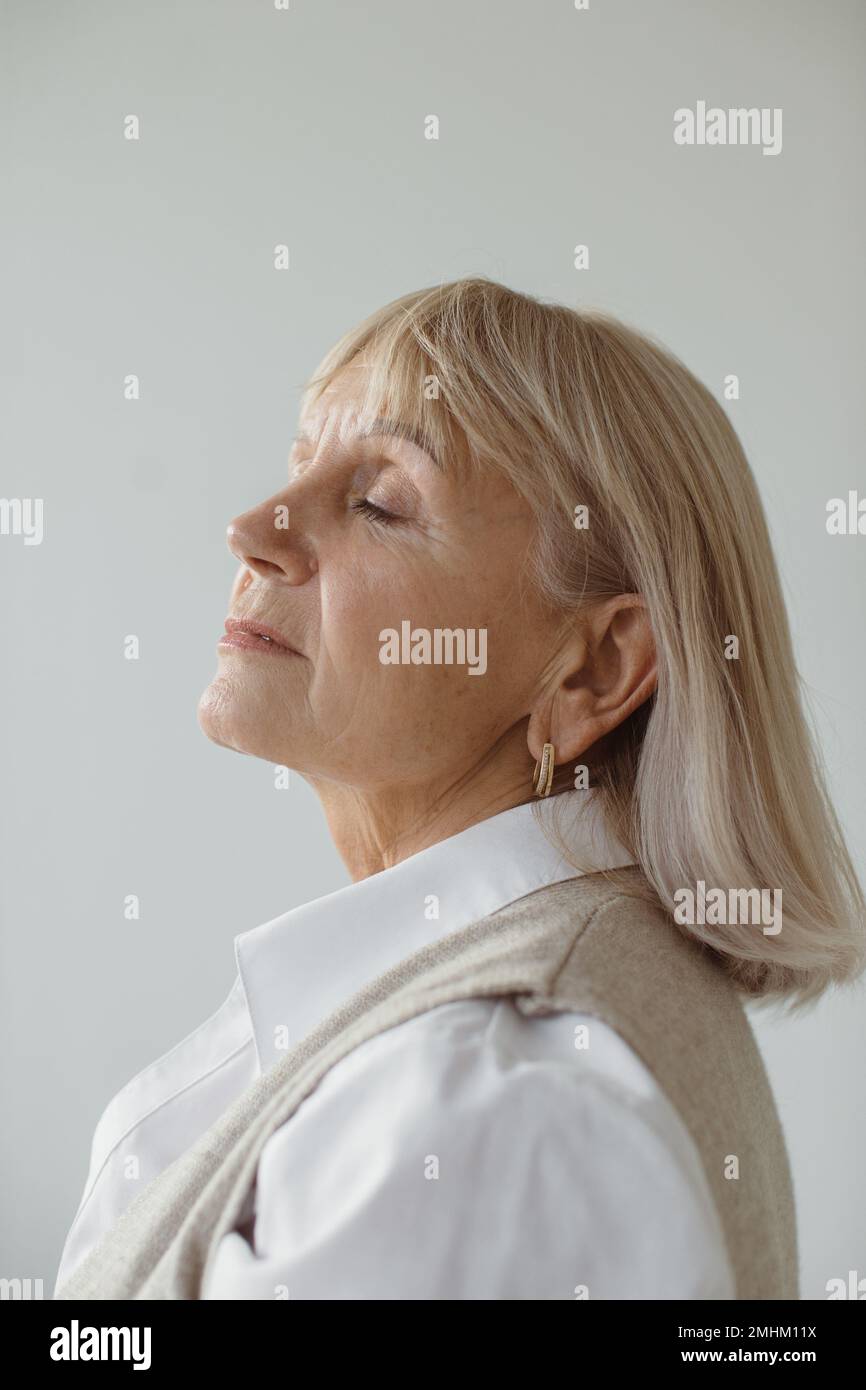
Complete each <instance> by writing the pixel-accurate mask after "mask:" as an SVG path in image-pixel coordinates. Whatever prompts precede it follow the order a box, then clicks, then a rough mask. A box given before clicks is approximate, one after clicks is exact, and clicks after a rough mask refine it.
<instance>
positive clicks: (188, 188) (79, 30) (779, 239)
mask: <svg viewBox="0 0 866 1390" xmlns="http://www.w3.org/2000/svg"><path fill="white" fill-rule="evenodd" d="M2 13H3V19H2V29H3V33H2V50H3V59H2V65H3V70H2V73H0V93H2V96H0V100H2V124H3V147H4V155H3V175H2V185H3V189H4V194H5V197H4V203H5V211H4V237H3V242H4V250H3V255H2V265H0V269H2V276H3V282H4V283H3V288H4V295H5V299H6V304H7V313H6V314H5V315H4V318H5V320H6V324H7V332H6V333H5V334H4V335H3V337H4V341H3V348H2V351H3V356H4V362H3V366H4V400H3V404H2V417H0V418H2V421H3V429H4V432H5V439H4V440H3V448H2V479H0V496H6V497H14V496H39V497H43V498H44V504H45V537H44V541H43V543H42V545H41V546H29V547H25V546H24V545H23V544H22V541H21V539H20V538H19V537H0V565H2V594H3V601H2V611H0V624H2V629H0V640H2V652H3V676H2V682H0V714H2V724H0V728H2V735H0V737H2V753H3V796H2V824H0V844H2V853H3V864H2V873H0V894H2V904H0V905H2V914H3V934H2V950H3V968H2V997H0V1026H2V1057H3V1061H2V1068H0V1072H2V1097H0V1103H2V1115H3V1125H2V1146H3V1148H2V1246H0V1249H2V1268H0V1273H2V1274H4V1275H7V1276H13V1275H18V1276H20V1277H27V1276H30V1277H40V1276H41V1277H43V1278H44V1279H45V1281H46V1294H47V1293H49V1292H50V1289H51V1287H53V1279H54V1274H55V1271H56V1267H57V1261H58V1258H59V1254H60V1248H61V1245H62V1241H63V1239H64V1237H65V1234H66V1230H67V1228H68V1226H69V1224H70V1222H71V1220H72V1216H73V1214H74V1210H75V1207H76V1205H77V1202H78V1200H79V1197H80V1195H81V1190H82V1187H83V1183H84V1179H85V1174H86V1168H87V1160H88V1154H89V1146H90V1138H91V1135H92V1131H93V1127H94V1125H95V1123H96V1120H97V1119H98V1117H99V1115H100V1113H101V1112H102V1110H103V1108H104V1106H105V1105H106V1103H107V1102H108V1100H109V1099H110V1097H111V1096H112V1095H113V1094H114V1093H115V1091H116V1090H117V1089H118V1088H119V1087H120V1086H122V1085H123V1084H124V1082H125V1081H127V1080H128V1079H129V1078H130V1077H131V1076H132V1075H133V1074H134V1073H135V1072H136V1071H138V1070H139V1069H140V1068H141V1067H143V1066H145V1065H146V1064H147V1063H148V1062H150V1061H152V1060H153V1059H154V1058H155V1057H157V1056H158V1055H160V1054H161V1053H162V1052H164V1051H165V1050H166V1049H167V1048H168V1047H170V1046H171V1045H172V1044H174V1043H175V1042H176V1041H178V1040H179V1039H180V1038H181V1037H183V1036H185V1034H186V1033H188V1032H189V1031H190V1030H191V1029H192V1028H193V1027H195V1026H196V1025H197V1024H198V1023H199V1022H201V1021H202V1020H203V1019H204V1018H205V1017H206V1016H207V1015H208V1014H209V1013H211V1012H212V1011H213V1010H214V1009H215V1008H216V1007H217V1006H218V1005H219V1003H221V1001H222V999H223V998H224V997H225V995H226V993H227V992H228V989H229V987H230V985H231V982H232V979H233V974H234V959H233V949H232V939H233V937H234V935H235V934H236V933H238V932H240V931H245V930H247V929H249V928H251V927H254V926H256V925H257V924H258V923H259V922H262V921H265V920H267V919H268V918H270V917H273V916H275V915H277V914H279V913H281V912H283V911H285V910H287V909H288V908H290V907H292V906H294V905H295V904H297V903H300V902H303V901H305V900H307V899H309V898H311V897H313V896H318V895H320V894H322V893H325V892H328V891H330V890H331V889H333V888H336V887H339V886H342V884H344V883H345V882H347V881H348V879H347V875H346V873H345V870H344V869H343V866H342V864H341V862H340V861H339V859H338V858H337V856H336V853H335V851H334V849H333V847H332V846H331V844H330V842H329V839H328V836H327V832H326V828H325V824H324V820H323V817H322V815H321V813H320V812H319V809H318V803H317V802H316V800H315V798H314V796H313V794H312V793H311V792H310V791H309V790H308V789H307V788H306V786H305V784H304V783H303V782H302V781H301V780H300V778H293V779H292V785H291V786H290V788H289V790H288V791H282V792H278V791H275V790H274V788H273V778H272V772H271V767H270V765H269V764H266V763H264V762H261V761H258V760H253V759H249V758H244V757H240V756H238V755H236V754H232V753H230V752H228V751H226V750H223V749H220V748H217V747H215V746H214V745H212V744H210V743H209V742H208V741H207V739H206V738H205V737H204V735H203V734H202V733H201V732H200V730H199V728H198V724H197V721H196V715H195V707H196V702H197V700H198V697H199V694H200V692H201V690H202V689H203V687H204V686H205V684H206V683H207V682H208V680H209V678H210V676H211V674H212V672H213V670H214V668H215V644H216V641H217V638H218V636H219V634H220V632H221V630H222V620H223V617H224V614H225V611H226V600H227V594H228V586H229V583H230V580H231V577H232V575H233V573H234V565H233V562H232V560H231V557H230V556H229V553H228V550H227V549H226V547H225V542H224V531H225V526H226V523H227V522H228V520H229V519H230V518H231V517H232V516H234V515H236V514H237V513H238V512H240V511H242V510H244V509H246V508H247V507H249V506H250V505H251V504H252V503H254V502H256V501H258V500H259V499H260V498H261V497H264V496H267V495H270V494H271V493H273V492H274V491H275V489H276V488H277V487H278V486H279V484H280V481H281V480H282V478H283V477H284V476H285V460H286V453H287V449H288V442H289V438H290V436H291V434H292V432H293V429H294V425H295V419H296V408H297V401H298V387H299V385H300V383H301V382H302V380H303V378H304V376H305V375H306V374H307V373H308V372H309V371H310V370H311V369H312V368H313V366H314V365H315V363H316V361H317V360H318V358H319V356H320V355H321V354H322V352H323V351H324V350H325V349H326V348H327V347H328V346H329V345H330V344H331V342H332V341H333V340H334V339H335V338H336V337H337V336H338V335H339V334H340V333H341V332H342V331H343V330H344V329H345V328H347V327H348V326H349V325H351V324H352V323H353V322H355V321H356V320H357V319H358V318H359V317H360V316H362V315H363V314H366V313H367V312H368V311H370V310H371V309H373V308H374V307H376V306H377V305H378V304H380V303H382V302H384V301H386V300H388V299H391V298H393V297H394V296H396V295H398V294H403V293H405V292H407V291H409V290H411V289H415V288H420V287H421V286H425V285H429V284H433V283H435V282H438V281H441V280H445V279H452V278H454V277H456V276H459V275H463V274H467V273H483V274H487V275H491V276H493V277H494V278H496V279H500V280H502V281H504V282H505V283H506V284H509V285H511V286H512V287H514V288H516V289H521V290H527V291H530V292H532V293H536V294H540V295H542V296H545V297H550V298H553V299H558V300H561V301H564V302H566V303H574V304H582V305H592V306H599V307H603V308H606V309H609V310H612V311H613V312H615V313H617V314H619V315H620V316H621V317H623V318H625V319H626V320H627V321H629V322H631V323H633V324H635V325H636V326H637V327H640V328H644V329H646V330H649V331H650V332H652V333H654V334H657V335H658V336H659V337H660V338H661V339H662V340H663V341H665V342H666V343H667V344H668V345H669V346H670V347H671V348H673V350H674V351H676V352H677V353H678V354H679V355H681V356H682V357H683V358H684V360H685V361H686V362H687V363H688V364H689V365H690V366H691V367H692V368H693V370H695V371H696V372H697V373H698V375H699V376H701V377H702V378H703V379H704V380H705V381H706V382H707V384H708V385H709V386H710V387H711V389H713V390H714V391H715V392H716V393H717V394H718V395H719V396H721V393H722V383H723V378H724V376H725V374H727V373H729V372H736V373H737V374H738V375H739V377H740V382H741V398H740V400H739V401H736V402H729V403H727V405H726V408H727V409H728V410H729V411H730V414H731V417H732V419H733V420H734V423H735V425H736V427H737V429H738V430H739V432H740V435H741V438H742V439H743V442H744V444H745V447H746V449H747V452H748V454H749V457H750V459H751V461H752V465H753V467H754V470H755V473H756V475H757V477H758V480H759V484H760V488H761V492H762V495H763V498H764V500H765V504H766V507H767V509H768V513H769V520H770V525H771V529H772V534H773V538H774V543H775V546H776V552H777V555H778V559H779V564H780V567H781V570H782V573H783V577H784V582H785V590H786V594H787V597H788V601H789V605H790V611H791V615H792V620H793V625H794V631H795V640H796V645H797V651H798V656H799V661H800V663H801V669H802V672H803V675H804V677H805V679H806V681H807V683H808V687H809V689H810V692H811V696H812V703H813V708H814V713H815V720H816V725H817V728H818V731H819V736H820V740H821V743H822V746H823V750H824V754H825V757H826V760H827V764H828V769H829V774H830V778H831V783H832V787H833V790H834V794H835V798H836V803H837V805H838V808H839V811H840V814H841V816H842V819H843V822H844V824H845V826H846V829H847V832H848V834H849V837H850V841H851V844H852V847H853V849H854V850H855V853H856V855H857V858H858V868H859V871H860V872H861V875H863V874H866V862H864V842H866V836H864V828H866V793H864V786H866V743H864V735H863V719H862V716H863V691H864V675H866V672H864V637H863V598H864V573H866V537H852V536H849V537H830V536H828V535H827V534H826V531H825V525H824V523H825V505H826V502H827V500H828V498H830V497H833V496H843V497H844V496H846V495H847V492H848V489H849V488H859V489H860V492H861V495H862V493H863V492H864V490H866V478H864V469H863V449H862V440H863V432H864V418H863V417H864V409H863V396H864V393H863V387H862V347H863V334H862V324H863V321H864V310H866V304H864V286H863V279H862V276H861V266H862V229H863V225H864V196H863V186H862V180H861V179H860V177H859V171H860V159H861V151H862V142H863V134H864V122H863V114H864V111H863V108H864V95H863V82H862V78H863V56H864V28H866V23H864V10H863V7H862V6H861V5H860V4H858V3H854V0H852V2H851V3H847V2H846V0H834V3H830V4H825V5H818V4H815V3H809V2H807V0H761V3H755V2H754V0H738V2H737V3H732V0H727V3H725V4H723V5H722V4H716V3H710V0H702V2H701V3H696V2H695V0H657V3H651V4H650V3H646V0H631V2H629V3H626V2H625V0H620V2H619V3H617V2H616V0H607V3H605V0H592V2H591V8H590V10H589V12H587V13H578V12H576V11H575V10H574V8H573V6H572V4H571V3H570V0H560V2H559V3H525V4H518V3H515V0H509V2H508V3H503V0H482V2H481V3H472V4H467V3H466V0H459V2H458V0H441V2H440V3H438V4H435V5H422V4H419V3H411V0H379V2H378V3H368V4H365V5H359V4H357V3H349V0H345V2H344V3H340V4H335V3H328V0H315V3H314V2H313V0H292V5H291V9H290V11H289V12H288V13H280V12H275V11H274V9H273V6H272V4H271V3H270V0H260V3H252V0H243V2H242V0H236V2H235V3H227V0H223V3H215V2H214V0H207V3H205V0H196V2H195V3H190V0H186V2H185V3H172V4H167V3H161V4H155V3H148V4H146V5H145V4H140V3H119V0H112V2H111V3H107V0H106V3H80V2H79V3H65V4H64V3H59V0H58V3H51V4H49V3H45V0H26V2H25V0H19V3H12V4H9V3H7V4H5V5H4V6H3V11H2ZM698 99H705V100H706V101H707V102H708V104H710V105H713V104H718V105H720V106H723V107H725V108H727V107H729V106H740V105H743V106H757V107H771V108H772V107H781V108H782V109H783V112H784V117H783V148H782V152H781V154H779V155H778V156H777V157H775V158H772V157H767V156H763V155H762V154H761V152H760V149H758V148H755V147H719V148H709V147H704V148H680V147H677V146H675V145H674V142H673V138H672V129H673V111H674V109H675V108H677V107H680V106H691V107H694V105H695V103H696V101H697V100H698ZM129 113H135V114H137V115H138V116H139V117H140V120H141V139H140V141H139V142H138V143H130V142H127V141H126V140H124V139H123V138H122V122H123V118H124V117H125V116H126V115H127V114H129ZM430 113H435V114H436V115H438V116H439V118H440V122H441V137H440V139H439V140H438V142H432V141H427V140H425V139H424V135H423V122H424V118H425V116H427V115H428V114H430ZM278 242H285V243H286V244H287V245H288V246H289V248H290V255H291V269H290V270H289V271H288V272H284V273H278V272H276V271H275V270H274V269H273V267H272V259H273V247H274V245H275V243H278ZM578 242H585V243H587V244H588V245H589V247H590V269H589V270H588V271H584V272H578V271H576V270H574V269H573V266H572V248H573V247H574V245H575V244H576V243H578ZM10 327H11V332H10V331H9V329H10ZM128 372H136V373H138V374H139V375H140V378H141V384H142V399H141V400H140V401H139V402H135V403H130V402H126V401H124V399H123V395H122V383H123V378H124V376H125V375H126V373H128ZM128 633H135V634H137V635H138V636H139V638H140V640H141V648H142V656H141V660H140V661H138V662H129V661H126V660H124V658H123V647H122V644H123V638H124V637H125V635H126V634H128ZM128 893H137V894H139V895H140V897H141V903H142V917H141V920H140V921H139V922H137V923H136V922H127V921H125V920H124V916H123V899H124V896H125V895H126V894H128ZM757 1028H758V1035H759V1038H760V1041H761V1044H762V1047H763V1050H764V1055H765V1057H766V1060H767V1064H768V1067H769V1070H770V1074H771V1078H772V1081H773V1084H774V1087H775V1090H776V1094H777V1097H778V1101H779V1105H780V1108H781V1112H782V1118H783V1122H784V1125H785V1128H786V1133H787V1136H788V1140H789V1144H790V1148H791V1154H792V1160H793V1165H794V1174H795V1181H796V1187H797V1195H798V1203H799V1217H800V1236H801V1244H802V1256H803V1293H804V1296H806V1297H808V1298H820V1297H822V1296H825V1294H824V1286H825V1283H826V1280H827V1279H828V1278H830V1277H835V1276H839V1277H843V1278H846V1277H847V1274H848V1271H849V1270H850V1269H857V1270H858V1271H859V1274H860V1276H861V1277H862V1276H864V1275H866V1191H864V1186H863V1181H862V1174H863V1167H864V1147H866V1145H864V1139H866V1133H864V1126H866V1118H864V1113H866V1108H864V1104H863V1057H864V1053H866V1023H864V1009H863V994H862V991H861V992H851V993H850V994H848V995H847V997H846V996H839V997H837V998H832V999H830V1000H828V1001H827V1002H826V1003H825V1004H824V1005H822V1006H821V1008H820V1009H819V1010H818V1011H817V1012H816V1013H815V1014H814V1015H813V1016H811V1017H810V1018H807V1019H804V1020H801V1021H799V1022H795V1023H785V1024H780V1023H768V1022H766V1021H761V1020H760V1019H759V1020H758V1021H757Z"/></svg>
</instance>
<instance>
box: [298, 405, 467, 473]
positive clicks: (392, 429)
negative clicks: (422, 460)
mask: <svg viewBox="0 0 866 1390" xmlns="http://www.w3.org/2000/svg"><path fill="white" fill-rule="evenodd" d="M377 435H392V436H394V437H395V438H397V439H406V440H408V441H409V443H410V444H414V445H415V447H416V448H417V449H420V450H421V452H422V453H423V454H426V455H427V457H428V458H429V459H430V461H431V463H433V464H434V466H435V467H436V468H438V469H439V470H440V472H441V471H442V464H441V462H440V460H439V459H438V457H437V456H436V454H435V453H434V452H433V449H432V447H431V445H430V442H429V440H426V439H425V438H424V436H423V435H422V434H421V433H419V431H418V430H415V429H413V428H412V426H411V425H407V424H404V423H403V421H401V420H386V419H384V417H382V416H377V418H376V419H375V420H374V421H373V422H372V424H371V425H369V426H368V428H367V429H365V430H361V431H360V432H359V434H358V435H357V438H358V439H371V438H374V437H375V436H377ZM292 442H293V443H294V444H313V443H315V441H314V440H313V439H311V438H310V436H309V435H308V434H304V432H303V431H301V432H300V433H299V434H296V435H295V437H294V440H293V441H292Z"/></svg>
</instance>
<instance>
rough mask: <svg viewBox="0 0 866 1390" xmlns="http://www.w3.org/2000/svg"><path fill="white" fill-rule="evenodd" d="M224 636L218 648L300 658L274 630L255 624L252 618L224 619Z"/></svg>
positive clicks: (293, 648) (299, 653)
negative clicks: (238, 648)
mask: <svg viewBox="0 0 866 1390" xmlns="http://www.w3.org/2000/svg"><path fill="white" fill-rule="evenodd" d="M225 628H226V630H225V635H224V636H223V637H221V638H220V640H219V642H218V644H217V645H218V646H220V647H242V648H245V649H246V650H247V651H259V652H273V653H274V654H279V655H281V656H301V655H302V653H301V652H299V651H298V650H297V648H296V647H293V646H292V645H291V643H289V642H288V641H287V640H286V638H285V637H284V636H283V634H282V633H281V632H277V630H276V628H274V627H268V625H267V623H257V622H255V621H254V620H253V619H252V618H226V623H225Z"/></svg>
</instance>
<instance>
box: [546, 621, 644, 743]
mask: <svg viewBox="0 0 866 1390" xmlns="http://www.w3.org/2000/svg"><path fill="white" fill-rule="evenodd" d="M581 625H582V631H581V634H580V635H578V634H575V637H574V640H573V642H571V643H570V644H569V647H568V649H567V650H566V651H564V652H563V661H562V662H561V663H560V674H559V677H558V683H557V685H556V687H555V688H554V689H553V690H549V691H548V692H547V694H546V696H545V697H544V698H543V699H541V700H539V702H538V703H537V704H536V705H535V707H534V708H533V710H532V712H531V714H530V718H529V727H528V729H527V743H528V745H529V751H530V753H531V755H532V757H533V758H535V759H538V758H540V757H541V749H542V745H543V744H544V743H545V742H548V743H552V744H553V750H554V761H555V762H557V763H565V762H570V761H571V759H573V758H577V757H579V756H580V754H581V753H583V752H584V751H585V750H586V749H587V748H589V747H591V745H592V744H594V743H596V742H597V741H598V740H599V739H601V738H604V736H605V735H606V734H609V733H611V732H612V731H613V730H614V729H615V728H616V727H617V725H619V724H622V723H623V721H624V720H626V719H628V717H629V715H630V714H633V713H634V711H635V710H636V709H638V707H639V706H640V705H642V704H643V702H644V701H645V700H647V699H648V698H649V697H650V695H651V694H652V693H653V691H654V690H655V688H656V683H657V675H658V673H657V664H656V649H655V640H654V638H653V634H652V628H651V627H650V622H649V616H648V614H647V611H646V605H645V604H644V601H643V599H642V598H641V596H640V595H639V594H617V595H616V596H615V597H613V598H610V599H604V600H602V601H601V602H600V603H598V604H596V605H594V606H593V607H592V608H590V609H587V610H584V612H583V613H582V614H581ZM563 663H564V665H565V669H563Z"/></svg>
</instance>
